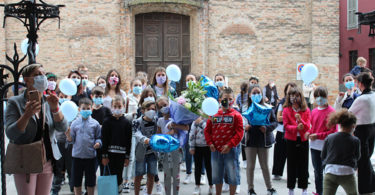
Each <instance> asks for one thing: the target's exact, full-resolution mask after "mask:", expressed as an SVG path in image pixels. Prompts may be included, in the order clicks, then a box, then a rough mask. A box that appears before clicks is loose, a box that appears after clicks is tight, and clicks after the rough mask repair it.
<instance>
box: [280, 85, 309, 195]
mask: <svg viewBox="0 0 375 195" xmlns="http://www.w3.org/2000/svg"><path fill="white" fill-rule="evenodd" d="M283 107H284V108H283V123H284V128H285V139H286V154H287V170H288V184H287V186H288V188H289V195H294V188H295V185H296V181H297V178H298V188H301V189H302V195H307V185H308V181H307V179H308V177H309V172H308V168H309V142H308V140H307V139H306V138H305V137H304V135H305V134H306V132H307V131H308V130H310V125H311V123H310V120H311V118H310V110H309V108H308V107H307V103H306V101H305V99H304V98H303V95H302V92H301V90H299V89H298V88H292V89H290V90H289V92H288V96H287V97H286V100H285V103H284V106H283Z"/></svg>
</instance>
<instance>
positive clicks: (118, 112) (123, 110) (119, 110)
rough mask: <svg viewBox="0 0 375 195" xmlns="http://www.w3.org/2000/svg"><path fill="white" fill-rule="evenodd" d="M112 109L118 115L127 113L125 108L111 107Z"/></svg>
mask: <svg viewBox="0 0 375 195" xmlns="http://www.w3.org/2000/svg"><path fill="white" fill-rule="evenodd" d="M111 111H112V114H114V115H116V116H120V115H123V114H124V113H125V108H122V109H113V108H112V109H111Z"/></svg>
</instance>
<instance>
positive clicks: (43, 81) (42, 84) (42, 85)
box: [33, 75, 48, 93]
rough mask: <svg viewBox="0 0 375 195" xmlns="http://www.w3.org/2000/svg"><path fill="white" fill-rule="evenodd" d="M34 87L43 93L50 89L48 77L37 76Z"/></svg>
mask: <svg viewBox="0 0 375 195" xmlns="http://www.w3.org/2000/svg"><path fill="white" fill-rule="evenodd" d="M33 87H34V88H35V89H36V90H38V91H39V92H41V93H43V92H44V91H45V90H46V89H47V87H48V80H47V77H46V75H38V76H35V77H34V85H33Z"/></svg>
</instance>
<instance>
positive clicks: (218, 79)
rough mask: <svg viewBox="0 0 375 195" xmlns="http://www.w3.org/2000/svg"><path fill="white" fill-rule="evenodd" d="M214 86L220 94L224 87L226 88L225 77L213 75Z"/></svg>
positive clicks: (218, 74) (219, 74)
mask: <svg viewBox="0 0 375 195" xmlns="http://www.w3.org/2000/svg"><path fill="white" fill-rule="evenodd" d="M214 80H215V85H216V87H217V88H218V89H219V91H220V92H221V91H222V90H223V89H224V87H225V86H226V81H225V76H224V75H223V74H221V73H217V74H216V75H215V79H214Z"/></svg>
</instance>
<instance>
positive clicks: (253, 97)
mask: <svg viewBox="0 0 375 195" xmlns="http://www.w3.org/2000/svg"><path fill="white" fill-rule="evenodd" d="M262 98H263V97H262V95H261V94H252V95H251V101H253V102H255V103H257V104H259V102H260V101H262Z"/></svg>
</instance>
